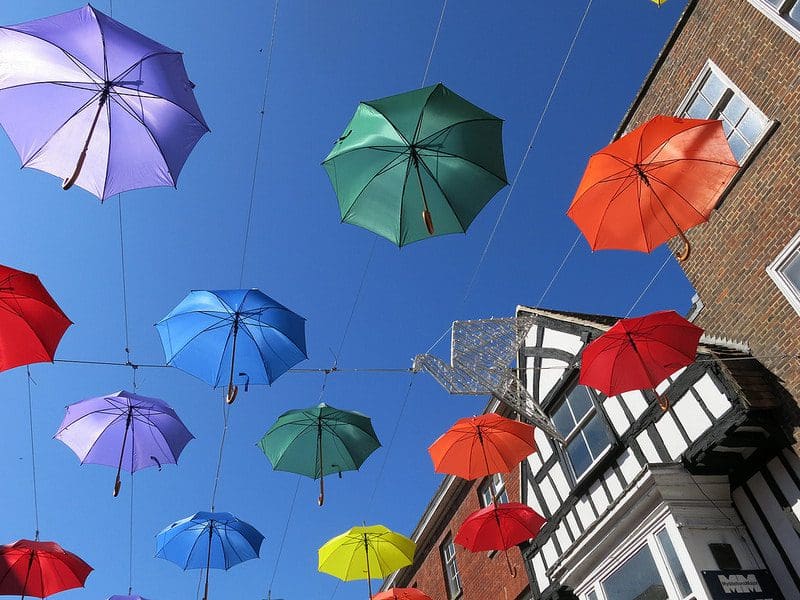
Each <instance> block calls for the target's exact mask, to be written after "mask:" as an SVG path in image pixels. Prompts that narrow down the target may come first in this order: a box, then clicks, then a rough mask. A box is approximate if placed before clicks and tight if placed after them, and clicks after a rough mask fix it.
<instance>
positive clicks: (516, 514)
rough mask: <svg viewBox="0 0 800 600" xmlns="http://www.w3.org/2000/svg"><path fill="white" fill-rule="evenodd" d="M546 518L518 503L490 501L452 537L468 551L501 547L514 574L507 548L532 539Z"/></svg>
mask: <svg viewBox="0 0 800 600" xmlns="http://www.w3.org/2000/svg"><path fill="white" fill-rule="evenodd" d="M544 523H545V518H544V517H543V516H541V515H540V514H538V513H537V512H536V511H534V510H533V509H532V508H530V507H529V506H527V505H525V504H522V503H520V502H505V503H503V504H490V505H489V506H487V507H486V508H482V509H480V510H476V511H475V512H474V513H472V514H471V515H470V516H468V517H467V518H466V519H465V520H464V522H463V523H462V524H461V527H459V528H458V532H457V533H456V536H455V537H454V538H453V540H454V541H455V542H456V543H458V544H460V545H462V546H464V547H465V548H466V549H467V550H469V551H471V552H481V551H491V550H502V551H503V552H505V553H506V564H507V565H508V570H509V571H510V572H511V574H512V575H513V576H514V577H516V570H515V569H514V568H513V567H512V566H511V561H510V560H509V558H508V552H507V550H508V549H509V548H511V547H512V546H516V545H517V544H521V543H522V542H525V541H527V540H530V539H533V538H535V537H536V536H537V535H538V534H539V530H540V529H541V528H542V525H544Z"/></svg>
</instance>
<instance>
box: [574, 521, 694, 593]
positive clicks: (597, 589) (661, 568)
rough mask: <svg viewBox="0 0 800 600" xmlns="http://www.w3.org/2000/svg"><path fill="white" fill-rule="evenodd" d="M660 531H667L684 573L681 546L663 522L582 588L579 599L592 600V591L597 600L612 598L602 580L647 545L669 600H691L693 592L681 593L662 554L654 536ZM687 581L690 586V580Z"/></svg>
mask: <svg viewBox="0 0 800 600" xmlns="http://www.w3.org/2000/svg"><path fill="white" fill-rule="evenodd" d="M662 531H666V532H667V535H668V536H669V538H670V541H671V542H672V545H673V546H674V547H675V552H676V554H677V555H678V559H679V560H680V561H681V567H682V568H683V570H684V573H686V566H685V565H684V564H683V563H684V561H683V560H682V559H681V550H680V548H681V546H680V545H679V544H678V543H677V542H676V539H675V535H674V533H673V532H672V531H670V528H669V527H667V526H666V525H665V524H662V525H661V526H660V527H658V528H656V529H654V530H652V531H650V532H648V534H647V535H646V536H645V537H644V539H642V540H641V541H640V542H639V543H637V544H636V545H634V546H632V547H631V548H630V549H628V551H627V552H625V554H624V555H623V556H621V557H620V559H619V560H618V561H616V562H615V564H614V566H613V568H611V569H608V570H607V571H605V572H604V573H603V576H602V577H599V578H598V579H597V581H595V582H594V583H593V584H591V586H590V587H589V588H588V589H586V590H584V592H583V593H582V594H581V596H580V598H581V600H593V598H592V597H591V596H590V594H592V593H594V594H595V597H596V598H597V600H614V599H613V598H608V597H607V596H606V594H605V590H603V585H602V584H603V582H604V581H605V580H606V579H608V578H609V577H611V575H613V574H614V573H616V572H617V571H618V570H619V569H621V568H622V567H623V566H624V565H625V564H626V563H627V562H628V560H630V559H631V558H632V557H633V556H634V555H635V554H636V553H638V552H639V551H640V550H641V549H642V548H644V547H647V548H648V550H649V551H650V556H651V557H652V559H653V562H654V563H655V565H656V571H657V572H658V576H659V577H660V578H661V583H663V584H664V588H665V589H666V592H667V598H668V599H669V600H691V599H692V598H694V597H695V595H694V592H692V591H691V590H690V591H689V593H688V594H686V595H685V596H684V595H681V593H680V591H679V590H678V585H677V582H676V581H675V575H674V573H673V572H672V569H671V568H670V566H669V562H668V561H667V558H666V556H665V555H664V550H663V549H662V547H661V543H660V542H659V541H658V539H657V538H656V536H657V535H658V534H659V533H661V532H662ZM689 583H690V587H691V581H690V582H689Z"/></svg>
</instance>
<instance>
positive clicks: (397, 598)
mask: <svg viewBox="0 0 800 600" xmlns="http://www.w3.org/2000/svg"><path fill="white" fill-rule="evenodd" d="M372 600H433V599H432V598H431V597H430V596H428V594H425V593H423V592H420V591H419V590H418V589H417V588H391V589H389V590H386V591H385V592H380V593H379V594H375V595H374V596H373V597H372Z"/></svg>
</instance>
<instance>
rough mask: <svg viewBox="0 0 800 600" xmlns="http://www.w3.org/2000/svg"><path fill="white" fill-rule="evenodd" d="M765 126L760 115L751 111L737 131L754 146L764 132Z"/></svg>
mask: <svg viewBox="0 0 800 600" xmlns="http://www.w3.org/2000/svg"><path fill="white" fill-rule="evenodd" d="M765 124H766V123H764V121H763V120H762V119H761V117H760V116H759V115H758V113H756V112H755V111H754V110H749V111H747V114H746V115H745V116H744V118H743V119H742V121H741V123H739V126H738V127H737V128H736V129H737V131H739V133H741V134H742V136H743V137H744V138H745V139H746V140H747V141H748V142H749V143H750V145H751V146H752V145H753V144H754V143H755V141H756V140H757V139H758V138H759V136H760V135H761V132H762V131H764V125H765Z"/></svg>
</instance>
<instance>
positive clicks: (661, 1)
mask: <svg viewBox="0 0 800 600" xmlns="http://www.w3.org/2000/svg"><path fill="white" fill-rule="evenodd" d="M650 1H651V2H653V3H655V4H657V5H658V7H659V8H661V5H662V4H666V2H667V0H650Z"/></svg>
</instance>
